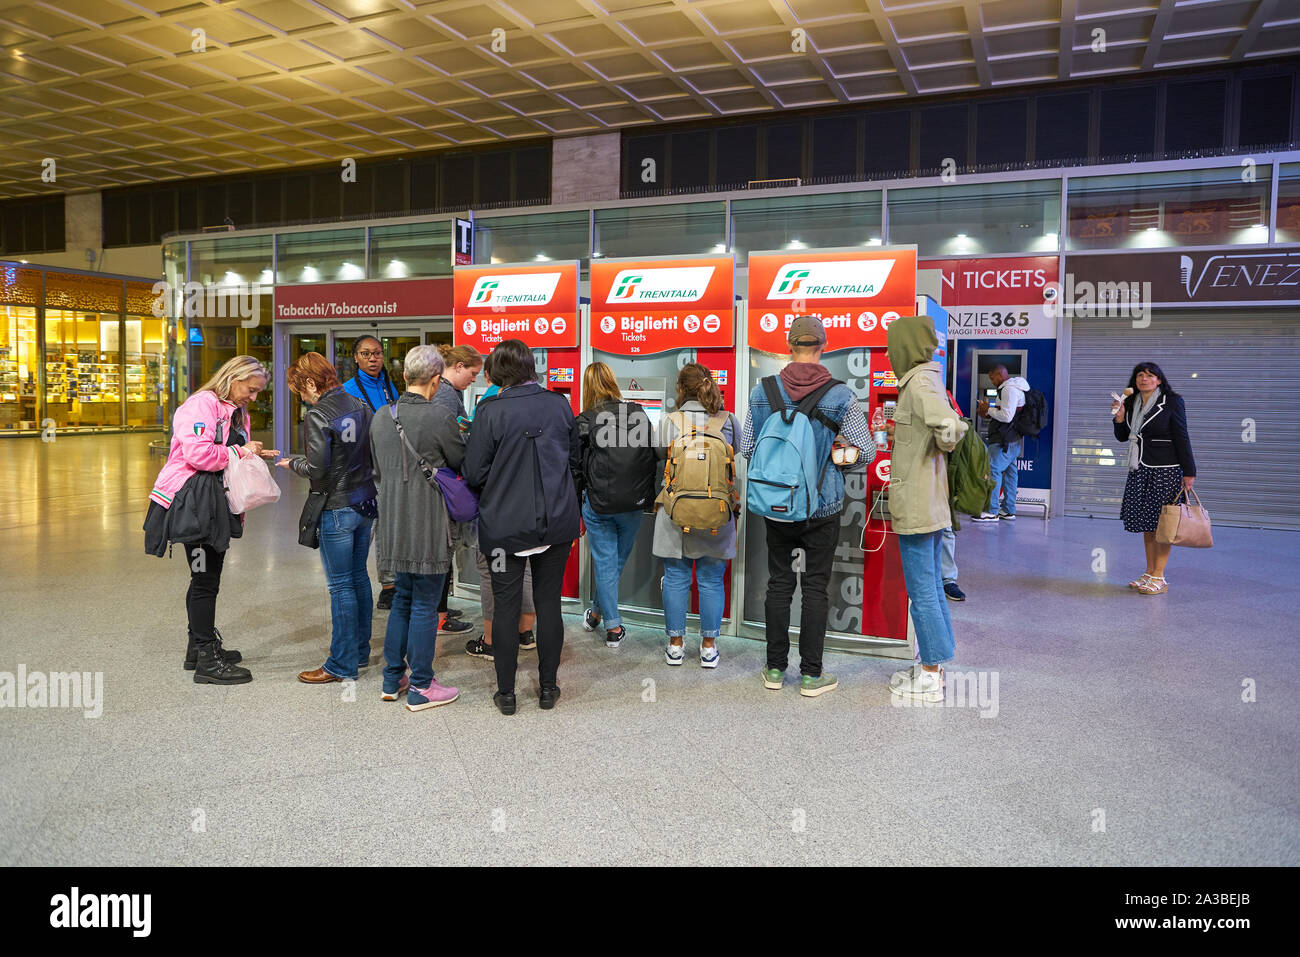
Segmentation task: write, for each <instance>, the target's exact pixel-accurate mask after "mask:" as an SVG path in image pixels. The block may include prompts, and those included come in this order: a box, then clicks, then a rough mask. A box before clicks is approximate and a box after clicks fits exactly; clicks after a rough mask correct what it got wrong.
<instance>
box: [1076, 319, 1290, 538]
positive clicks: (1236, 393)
mask: <svg viewBox="0 0 1300 957" xmlns="http://www.w3.org/2000/svg"><path fill="white" fill-rule="evenodd" d="M1071 325H1072V330H1071V336H1072V338H1071V345H1070V421H1069V435H1068V446H1067V449H1066V473H1065V512H1066V514H1067V515H1084V516H1094V517H1098V518H1118V517H1119V508H1120V500H1121V499H1122V498H1123V495H1124V479H1125V468H1126V466H1127V458H1126V456H1127V444H1125V443H1120V442H1117V441H1116V440H1115V434H1114V432H1113V431H1112V430H1111V423H1110V420H1109V418H1108V416H1107V414H1106V413H1107V411H1108V410H1109V408H1110V405H1111V400H1110V398H1109V396H1110V393H1111V392H1112V391H1114V392H1123V391H1124V386H1125V385H1126V384H1127V383H1128V376H1129V373H1130V372H1131V371H1132V370H1133V366H1134V365H1136V364H1137V363H1138V362H1140V361H1151V362H1155V363H1156V364H1157V365H1159V366H1160V367H1161V368H1162V369H1163V370H1164V371H1165V374H1166V375H1167V376H1168V377H1169V381H1170V383H1171V384H1172V385H1173V387H1174V389H1175V390H1176V391H1177V392H1179V393H1180V394H1181V395H1182V396H1183V398H1184V400H1185V401H1186V403H1187V421H1188V432H1189V434H1190V437H1191V441H1192V453H1193V455H1194V456H1195V457H1196V470H1197V476H1196V491H1197V492H1198V493H1200V496H1201V499H1202V502H1203V503H1204V505H1205V507H1206V508H1207V509H1209V511H1210V516H1211V518H1212V519H1213V520H1214V522H1215V523H1216V524H1223V525H1253V526H1266V527H1271V528H1300V313H1298V312H1297V311H1295V310H1293V309H1288V310H1276V309H1274V310H1269V309H1259V308H1251V309H1241V310H1239V309H1234V308H1226V309H1220V310H1214V311H1210V310H1187V311H1182V310H1169V311H1163V310H1161V311H1156V312H1155V313H1154V314H1153V316H1152V319H1151V324H1150V325H1149V326H1148V327H1147V328H1145V329H1135V328H1133V326H1132V325H1131V323H1129V322H1126V321H1123V320H1116V319H1091V320H1088V319H1074V320H1072V323H1071ZM1245 419H1251V420H1253V421H1254V424H1255V441H1254V442H1253V443H1251V442H1247V441H1245V440H1244V439H1243V433H1244V432H1245V430H1246V426H1244V425H1243V420H1245Z"/></svg>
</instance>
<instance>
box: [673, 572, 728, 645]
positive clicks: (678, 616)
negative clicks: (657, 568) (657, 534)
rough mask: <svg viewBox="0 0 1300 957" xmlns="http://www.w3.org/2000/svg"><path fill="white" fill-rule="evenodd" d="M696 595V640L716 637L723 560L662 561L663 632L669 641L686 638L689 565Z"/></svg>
mask: <svg viewBox="0 0 1300 957" xmlns="http://www.w3.org/2000/svg"><path fill="white" fill-rule="evenodd" d="M692 565H694V566H695V579H696V587H697V588H698V589H699V593H700V637H701V638H716V637H718V632H719V631H721V630H722V606H723V602H724V596H723V588H722V578H723V576H724V575H725V574H726V572H727V560H726V559H725V558H665V559H664V630H665V631H666V632H667V633H668V637H669V638H678V637H682V638H684V637H685V636H686V612H687V610H688V609H689V608H690V607H691V566H692Z"/></svg>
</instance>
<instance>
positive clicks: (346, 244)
mask: <svg viewBox="0 0 1300 957" xmlns="http://www.w3.org/2000/svg"><path fill="white" fill-rule="evenodd" d="M275 244H276V274H275V276H276V282H343V281H346V280H349V279H365V278H366V231H365V229H364V228H357V229H322V230H316V231H309V232H301V233H282V234H280V235H278V236H276V237H275Z"/></svg>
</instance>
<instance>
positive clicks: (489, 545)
mask: <svg viewBox="0 0 1300 957" xmlns="http://www.w3.org/2000/svg"><path fill="white" fill-rule="evenodd" d="M492 380H493V382H495V383H496V384H497V385H499V386H500V387H501V392H500V393H499V394H498V395H497V396H496V397H495V398H494V399H493V400H492V401H491V402H488V403H486V404H484V405H482V406H480V407H479V410H478V414H477V415H476V416H475V417H474V428H473V430H472V431H471V432H470V440H469V446H468V448H467V449H466V454H465V481H466V482H468V483H469V485H470V487H471V488H473V489H475V490H476V491H477V492H478V493H479V517H478V537H479V548H480V549H482V552H483V554H484V556H486V558H487V560H488V567H489V569H490V570H491V574H492V583H491V588H492V594H493V597H494V598H495V600H496V615H495V617H494V618H493V622H492V632H493V634H492V647H493V649H494V663H495V664H496V672H497V693H496V694H495V695H493V696H492V700H493V701H494V702H495V703H496V706H497V708H498V709H500V711H501V713H502V714H514V713H515V670H516V666H517V663H518V658H519V634H518V631H517V629H516V627H515V625H516V623H517V622H518V620H519V611H520V604H521V602H522V599H523V576H524V567H525V565H527V566H528V567H530V568H531V570H532V575H533V601H534V604H535V605H536V607H537V658H538V674H539V678H540V679H541V706H542V707H543V708H547V709H549V708H554V707H555V703H556V701H557V700H558V699H559V697H560V688H559V685H558V684H557V676H558V673H559V668H560V652H561V650H562V648H563V647H564V620H563V618H562V617H561V612H560V591H561V588H562V586H563V583H564V567H565V565H566V564H567V562H568V560H569V550H570V549H571V548H572V547H573V541H574V539H576V538H577V537H578V514H579V512H578V490H577V486H576V485H575V478H574V477H575V476H576V475H578V474H579V470H580V466H581V457H580V456H581V453H580V449H581V444H580V442H579V439H578V428H577V424H576V422H575V420H574V417H573V410H572V409H571V408H570V406H569V402H568V400H567V399H566V398H565V397H564V396H562V395H560V394H558V393H555V392H547V391H546V390H545V389H543V388H542V387H541V386H540V385H538V384H537V372H536V369H535V368H534V365H533V354H532V352H531V351H530V350H529V348H528V346H526V345H525V344H524V343H523V342H521V341H520V340H518V339H507V340H506V341H505V342H503V343H501V344H500V345H499V346H497V347H496V350H495V351H494V353H493V358H492ZM485 584H486V583H485Z"/></svg>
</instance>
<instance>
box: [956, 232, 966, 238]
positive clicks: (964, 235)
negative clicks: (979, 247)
mask: <svg viewBox="0 0 1300 957" xmlns="http://www.w3.org/2000/svg"><path fill="white" fill-rule="evenodd" d="M957 238H958V239H965V238H966V234H965V233H958V234H957Z"/></svg>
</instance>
